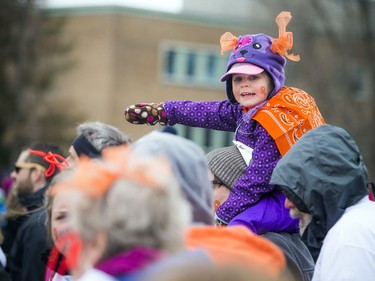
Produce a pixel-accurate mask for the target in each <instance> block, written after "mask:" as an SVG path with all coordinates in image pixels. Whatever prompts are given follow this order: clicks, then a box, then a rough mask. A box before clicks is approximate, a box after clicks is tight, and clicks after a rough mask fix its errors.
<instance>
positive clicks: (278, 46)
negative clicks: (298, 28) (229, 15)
mask: <svg viewBox="0 0 375 281" xmlns="http://www.w3.org/2000/svg"><path fill="white" fill-rule="evenodd" d="M291 17H292V16H291V15H290V13H289V12H281V13H280V14H279V15H278V16H277V18H276V23H277V24H278V26H279V38H277V39H273V38H271V37H270V36H267V35H265V34H263V33H259V34H247V35H242V36H240V37H239V38H237V37H235V36H234V35H232V34H231V33H229V32H226V33H224V34H223V35H222V36H221V38H220V43H221V47H222V54H223V52H225V51H227V50H230V49H231V48H233V51H232V53H231V55H230V56H229V60H228V64H227V72H226V73H225V74H224V75H223V76H222V78H221V81H222V82H224V81H226V92H227V97H228V100H229V101H230V102H231V103H237V101H236V99H235V98H234V95H233V91H232V79H231V77H232V74H233V73H238V72H234V71H232V72H231V71H230V70H231V68H232V66H233V65H234V64H236V67H237V66H238V64H241V63H247V64H249V63H250V64H253V65H255V66H258V67H260V68H262V69H264V70H265V71H266V72H267V74H268V75H269V76H270V77H271V79H272V82H273V85H274V87H273V90H272V92H271V93H270V94H269V95H268V98H267V99H270V98H272V97H273V96H274V95H275V94H276V93H277V92H278V91H280V90H281V88H282V87H283V86H284V82H285V72H284V67H285V63H286V59H285V57H287V58H289V59H290V60H294V61H298V60H299V56H295V55H293V54H291V55H289V54H288V53H287V51H288V50H290V49H291V48H292V46H293V34H292V33H291V32H286V26H287V25H288V23H289V21H290V19H291ZM284 56H285V57H284ZM245 73H246V72H245Z"/></svg>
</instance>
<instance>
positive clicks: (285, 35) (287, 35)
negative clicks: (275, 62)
mask: <svg viewBox="0 0 375 281" xmlns="http://www.w3.org/2000/svg"><path fill="white" fill-rule="evenodd" d="M291 18H292V15H291V13H290V12H281V13H280V14H279V15H278V16H277V17H276V20H275V21H276V24H277V25H278V27H279V38H276V39H273V40H272V45H271V51H272V52H274V53H277V54H279V55H280V56H285V57H286V58H288V59H290V60H292V61H299V60H300V56H299V55H295V54H288V51H289V50H291V49H292V47H293V33H292V32H290V31H289V32H287V31H286V26H287V25H288V24H289V21H290V20H291Z"/></svg>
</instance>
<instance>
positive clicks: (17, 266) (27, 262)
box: [8, 187, 48, 281]
mask: <svg viewBox="0 0 375 281" xmlns="http://www.w3.org/2000/svg"><path fill="white" fill-rule="evenodd" d="M46 189H47V187H44V188H42V189H40V190H39V191H37V192H36V193H34V194H33V196H32V198H33V200H31V201H30V202H28V203H29V204H31V205H32V206H33V208H34V209H33V210H32V211H31V212H30V214H29V216H28V217H27V219H26V220H25V221H24V223H23V224H22V225H21V226H20V228H19V229H18V232H17V236H16V237H15V242H14V244H13V247H12V249H11V252H10V256H9V260H8V262H9V270H10V273H11V277H12V280H13V281H26V280H27V281H29V280H33V281H39V280H40V281H43V280H44V275H45V272H46V265H45V263H44V262H43V261H42V253H43V252H44V251H45V249H46V248H47V246H48V239H47V228H46V225H45V221H46V212H45V210H44V208H43V198H44V193H45V191H46ZM28 206H30V205H28ZM35 208H36V209H35Z"/></svg>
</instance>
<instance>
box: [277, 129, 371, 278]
mask: <svg viewBox="0 0 375 281" xmlns="http://www.w3.org/2000/svg"><path fill="white" fill-rule="evenodd" d="M367 181H368V178H367V170H366V167H365V164H364V163H363V160H362V156H361V154H360V151H359V149H358V146H357V144H356V143H355V141H354V140H353V138H352V137H351V136H350V135H349V134H348V133H347V132H346V131H345V130H343V129H342V128H339V127H335V126H331V125H324V126H321V127H319V128H316V129H313V130H311V131H309V132H307V133H306V134H305V135H304V136H303V137H301V139H299V140H298V141H297V142H296V144H295V145H294V146H293V147H292V148H291V149H290V151H289V152H288V153H287V154H286V155H285V156H284V157H283V158H282V159H281V160H280V161H279V162H278V164H277V166H276V168H275V169H274V171H273V174H272V178H271V184H273V185H276V186H279V187H281V188H282V189H283V191H284V193H285V195H286V196H287V199H286V201H285V206H286V207H287V208H288V209H290V213H291V215H292V216H294V217H298V218H300V232H301V234H302V239H303V240H304V242H305V243H306V245H307V246H308V247H309V249H310V251H311V253H312V254H313V256H314V258H315V259H317V263H316V267H315V272H314V276H313V281H318V280H324V281H329V280H336V281H337V280H372V279H374V277H375V266H374V265H375V251H374V249H375V239H374V237H375V221H374V220H371V219H368V218H369V216H370V214H374V213H375V204H374V202H371V201H370V200H369V197H368V189H367Z"/></svg>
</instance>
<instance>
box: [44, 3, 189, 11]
mask: <svg viewBox="0 0 375 281" xmlns="http://www.w3.org/2000/svg"><path fill="white" fill-rule="evenodd" d="M183 2H184V0H47V6H48V7H50V8H69V7H82V6H103V5H106V6H110V5H118V6H125V7H133V8H142V9H147V10H155V11H164V12H171V13H179V12H180V11H181V10H182V7H183Z"/></svg>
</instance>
